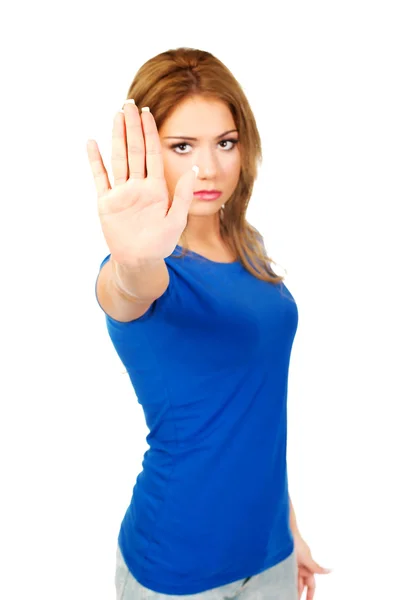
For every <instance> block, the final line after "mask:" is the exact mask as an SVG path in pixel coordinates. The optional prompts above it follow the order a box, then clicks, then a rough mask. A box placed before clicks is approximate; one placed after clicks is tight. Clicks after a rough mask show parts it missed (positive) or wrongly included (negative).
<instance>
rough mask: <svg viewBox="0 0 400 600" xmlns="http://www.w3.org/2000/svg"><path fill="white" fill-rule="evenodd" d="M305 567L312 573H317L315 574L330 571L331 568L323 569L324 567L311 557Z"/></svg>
mask: <svg viewBox="0 0 400 600" xmlns="http://www.w3.org/2000/svg"><path fill="white" fill-rule="evenodd" d="M307 567H308V568H309V569H310V571H312V572H313V573H317V574H321V575H324V574H326V573H331V572H332V569H324V567H321V566H320V565H319V564H318V563H316V562H315V560H312V559H311V561H310V563H309V564H308V565H307Z"/></svg>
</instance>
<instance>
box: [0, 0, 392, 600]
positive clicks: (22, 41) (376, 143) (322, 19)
mask: <svg viewBox="0 0 400 600" xmlns="http://www.w3.org/2000/svg"><path fill="white" fill-rule="evenodd" d="M396 5H397V6H396ZM396 9H398V3H396V2H394V1H393V2H389V1H384V0H380V1H379V2H377V1H376V2H369V1H364V2H361V1H360V2H356V1H351V0H345V1H344V0H336V1H335V2H320V1H313V2H311V1H303V2H265V3H261V2H260V3H259V2H255V1H246V2H240V3H238V4H235V3H231V2H222V1H218V2H217V1H213V2H206V1H201V2H198V3H195V2H178V1H173V0H172V1H171V2H151V3H150V2H149V3H146V2H144V3H142V4H139V3H137V2H121V1H118V0H114V1H113V2H98V1H97V2H83V1H81V2H79V3H78V2H69V3H67V4H65V3H64V4H62V3H50V2H49V3H44V2H33V3H30V4H28V3H27V2H25V3H19V4H11V3H9V4H8V5H7V7H6V8H3V9H2V15H1V18H0V22H1V32H0V33H1V36H0V39H1V42H0V43H1V48H0V50H1V56H2V59H1V64H2V77H1V78H2V92H1V96H0V100H1V115H0V119H1V123H0V127H1V128H0V131H1V163H0V164H1V175H2V192H1V200H2V202H1V208H2V212H1V218H0V226H1V229H0V239H1V250H2V270H1V279H0V286H1V302H2V311H1V312H2V317H3V319H2V324H1V336H0V339H1V354H2V360H1V366H2V369H1V370H2V375H1V378H0V381H1V383H0V385H1V390H0V397H1V414H0V444H1V447H0V451H1V485H2V488H1V496H0V498H1V511H0V554H1V555H0V571H1V577H0V596H1V598H4V599H5V598H7V600H14V599H18V600H19V599H21V600H22V599H23V598H28V597H29V598H31V597H32V598H33V597H35V598H36V597H37V598H41V600H50V599H51V600H54V599H55V598H57V600H64V599H65V600H67V599H68V600H71V599H72V598H73V599H74V600H86V599H87V598H96V600H103V599H104V600H105V599H107V600H108V599H112V598H114V597H115V592H114V569H115V552H116V544H117V534H118V530H119V525H120V522H121V520H122V517H123V514H124V512H125V510H126V507H127V505H128V503H129V500H130V496H131V492H132V487H133V484H134V482H135V480H136V476H137V474H138V473H139V472H140V470H141V462H142V458H143V453H144V452H145V450H146V448H147V444H146V441H145V436H146V435H147V433H148V430H147V428H146V425H145V421H144V417H143V414H142V412H141V411H142V409H141V406H140V405H139V404H138V403H137V400H136V397H135V395H134V392H133V389H132V388H131V385H130V381H129V378H128V376H127V375H124V374H123V372H124V367H123V365H122V364H121V363H120V361H119V359H118V357H117V355H116V353H115V351H114V348H113V347H112V344H111V341H110V339H109V337H108V334H107V330H106V325H105V319H104V315H103V313H102V311H101V309H100V308H99V307H98V305H97V303H96V300H95V295H94V284H95V279H96V277H97V272H98V268H99V265H100V262H101V261H102V260H103V258H104V257H105V256H106V255H107V254H108V248H107V246H106V244H105V241H104V238H103V236H102V232H101V228H100V223H99V219H98V216H97V205H96V194H95V187H94V182H93V177H92V174H91V171H90V167H89V163H88V160H87V155H86V141H87V139H89V138H94V139H96V140H97V142H98V143H99V145H100V150H101V152H102V154H103V156H104V160H105V162H106V166H107V168H108V167H109V166H110V153H111V127H112V120H113V117H114V114H115V112H116V111H117V110H119V109H120V108H121V106H122V103H123V101H124V99H125V98H126V94H127V91H128V88H129V85H130V83H131V81H132V79H133V77H134V75H135V73H136V71H137V70H138V68H139V67H140V66H141V65H142V64H143V63H144V62H145V61H146V60H148V59H149V58H151V57H153V56H155V55H156V54H158V53H159V52H162V51H164V50H168V49H170V48H177V47H179V46H190V47H197V48H200V49H203V50H207V51H209V52H212V53H213V54H215V55H216V56H217V57H218V58H220V59H221V60H222V61H223V62H224V63H225V64H226V65H227V66H228V68H230V69H231V70H232V72H233V73H234V75H235V76H236V78H237V79H238V81H239V82H240V83H241V84H242V86H243V88H244V90H245V92H246V94H247V96H248V98H249V101H250V104H251V106H252V108H253V110H254V113H255V116H256V120H257V123H258V127H259V130H260V134H261V137H262V141H263V152H264V162H263V166H262V168H261V173H260V177H259V179H258V181H257V184H256V189H255V191H254V195H253V198H252V201H251V203H250V209H249V212H248V220H249V221H250V223H252V224H254V225H256V226H257V227H258V229H259V230H260V231H261V232H262V234H263V235H264V240H265V243H266V246H267V249H268V252H269V253H270V255H271V256H272V257H273V258H274V259H275V260H276V261H277V262H278V263H279V264H280V265H282V266H283V267H284V268H285V269H286V270H287V278H286V285H287V286H288V288H289V289H290V291H291V292H292V294H293V296H294V297H295V299H296V301H297V305H298V310H299V327H298V331H297V335H296V338H295V342H294V346H293V351H292V359H291V367H290V379H289V442H288V466H289V487H290V493H291V497H292V500H293V503H294V506H295V510H296V513H297V519H298V523H299V527H300V531H301V532H302V534H303V537H304V538H305V540H306V542H307V543H308V544H309V546H310V548H311V551H312V554H313V557H314V558H315V560H316V561H317V562H319V563H320V564H321V565H322V566H324V567H331V568H333V569H334V571H333V573H331V574H330V575H318V576H317V577H316V579H317V592H316V596H315V598H316V599H318V600H331V599H334V600H337V599H338V598H340V599H341V600H354V598H363V599H364V598H368V599H369V598H394V597H397V596H396V594H397V593H398V590H399V581H398V565H399V559H400V553H399V544H398V539H399V533H400V526H399V506H400V496H399V465H398V457H399V454H400V452H399V450H400V443H399V434H398V431H399V418H398V414H399V401H400V394H399V379H398V378H399V358H400V357H399V333H400V327H399V306H400V301H399V300H400V298H399V296H400V294H399V283H398V282H399V256H400V252H399V219H398V216H396V215H398V209H399V201H400V193H399V191H400V190H399V188H400V185H399V158H400V149H399V139H400V119H399V107H400V93H399V72H400V71H399V62H400V61H399V56H400V42H399V29H400V28H399V25H400V23H399V18H398V14H396ZM396 456H397V459H396ZM238 485H240V482H238Z"/></svg>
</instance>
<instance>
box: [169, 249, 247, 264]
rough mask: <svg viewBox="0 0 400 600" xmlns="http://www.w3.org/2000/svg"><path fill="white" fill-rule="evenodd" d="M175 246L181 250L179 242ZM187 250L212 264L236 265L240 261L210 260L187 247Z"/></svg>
mask: <svg viewBox="0 0 400 600" xmlns="http://www.w3.org/2000/svg"><path fill="white" fill-rule="evenodd" d="M176 247H177V248H179V249H180V250H183V248H182V246H180V245H179V244H177V245H176ZM187 252H188V253H189V254H194V255H195V256H199V257H200V258H201V259H203V260H205V261H206V262H208V263H211V264H213V265H218V266H227V267H229V266H231V265H232V266H236V265H240V264H241V263H240V261H239V260H234V261H232V262H219V261H216V260H211V259H210V258H207V257H206V256H203V255H202V254H199V253H198V252H194V251H193V250H189V249H187Z"/></svg>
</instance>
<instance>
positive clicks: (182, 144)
mask: <svg viewBox="0 0 400 600" xmlns="http://www.w3.org/2000/svg"><path fill="white" fill-rule="evenodd" d="M182 146H183V147H185V146H189V144H186V142H182V143H180V144H174V145H173V146H171V148H172V149H173V150H175V152H176V153H177V154H187V152H178V151H177V150H178V148H182Z"/></svg>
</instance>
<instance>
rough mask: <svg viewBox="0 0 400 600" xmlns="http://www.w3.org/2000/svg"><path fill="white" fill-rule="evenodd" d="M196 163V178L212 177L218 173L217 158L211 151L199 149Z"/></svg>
mask: <svg viewBox="0 0 400 600" xmlns="http://www.w3.org/2000/svg"><path fill="white" fill-rule="evenodd" d="M196 164H197V166H198V167H199V174H198V179H212V178H215V177H216V175H217V173H218V159H217V157H216V155H215V154H214V153H213V151H212V150H211V149H209V148H205V149H203V150H200V151H199V154H198V156H197V158H196Z"/></svg>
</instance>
